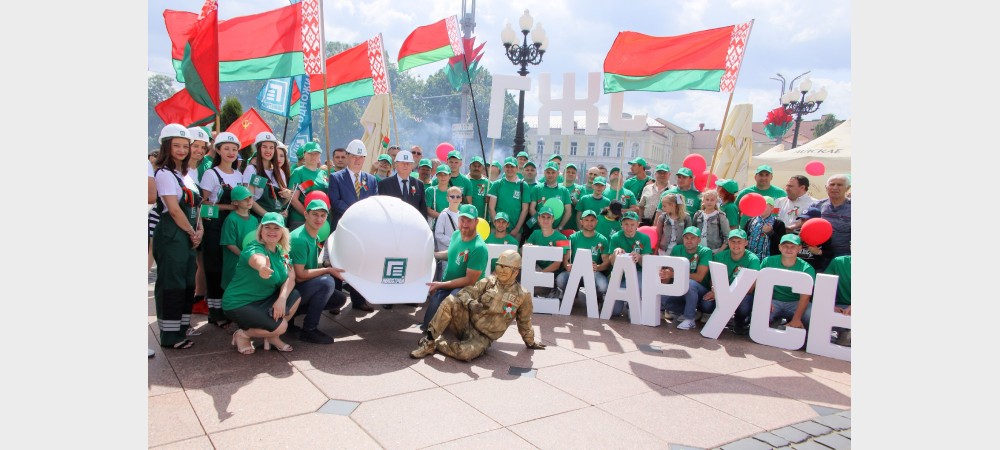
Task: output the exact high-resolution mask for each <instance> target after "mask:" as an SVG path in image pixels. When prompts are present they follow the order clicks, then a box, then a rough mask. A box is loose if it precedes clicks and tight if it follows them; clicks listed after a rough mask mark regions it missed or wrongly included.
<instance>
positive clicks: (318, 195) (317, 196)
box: [302, 191, 330, 208]
mask: <svg viewBox="0 0 1000 450" xmlns="http://www.w3.org/2000/svg"><path fill="white" fill-rule="evenodd" d="M313 200H323V203H326V207H327V208H330V197H329V196H327V195H326V192H323V191H312V192H310V193H308V194H306V200H305V202H304V203H302V206H309V202H311V201H313Z"/></svg>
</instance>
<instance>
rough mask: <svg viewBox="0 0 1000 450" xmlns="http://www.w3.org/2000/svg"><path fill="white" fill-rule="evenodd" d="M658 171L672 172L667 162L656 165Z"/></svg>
mask: <svg viewBox="0 0 1000 450" xmlns="http://www.w3.org/2000/svg"><path fill="white" fill-rule="evenodd" d="M656 171H657V172H670V166H668V165H666V164H659V165H657V166H656Z"/></svg>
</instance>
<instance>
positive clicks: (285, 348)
mask: <svg viewBox="0 0 1000 450" xmlns="http://www.w3.org/2000/svg"><path fill="white" fill-rule="evenodd" d="M271 339H275V340H277V342H275V343H274V344H273V345H274V349H275V350H277V351H279V352H290V351H292V350H293V349H292V344H286V343H284V342H281V340H280V339H278V338H277V337H273V338H267V339H264V350H270V349H271V345H272V344H271ZM278 342H281V343H280V344H279V343H278Z"/></svg>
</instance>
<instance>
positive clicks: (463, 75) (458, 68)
mask: <svg viewBox="0 0 1000 450" xmlns="http://www.w3.org/2000/svg"><path fill="white" fill-rule="evenodd" d="M475 45H476V38H475V36H473V37H471V38H462V47H463V50H464V54H463V55H456V56H452V57H451V58H449V59H448V65H447V66H445V68H444V74H445V75H446V76H447V77H448V82H450V83H451V87H452V88H454V89H455V90H456V91H458V90H460V89H462V85H463V84H468V83H469V81H470V80H473V79H475V78H476V69H478V68H479V60H481V59H483V47H485V46H486V43H485V42H483V43H482V44H479V47H476V46H475Z"/></svg>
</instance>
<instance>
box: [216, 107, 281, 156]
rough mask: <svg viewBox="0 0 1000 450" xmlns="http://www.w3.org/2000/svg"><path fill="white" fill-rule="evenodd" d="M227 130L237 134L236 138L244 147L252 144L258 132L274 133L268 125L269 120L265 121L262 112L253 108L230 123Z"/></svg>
mask: <svg viewBox="0 0 1000 450" xmlns="http://www.w3.org/2000/svg"><path fill="white" fill-rule="evenodd" d="M226 131H228V132H230V133H233V134H235V135H236V139H239V140H240V142H242V143H243V146H244V147H248V146H250V145H252V144H253V141H254V140H256V139H257V134H258V133H260V132H261V131H267V132H268V133H272V131H271V127H269V126H267V122H264V119H263V118H262V117H260V114H257V110H255V109H253V108H250V109H249V110H247V112H245V113H243V115H242V116H240V117H239V118H238V119H236V121H234V122H233V123H232V125H229V128H226Z"/></svg>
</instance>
